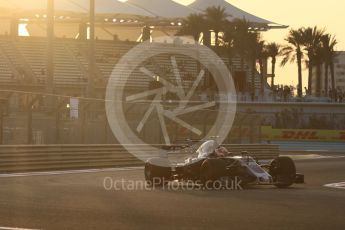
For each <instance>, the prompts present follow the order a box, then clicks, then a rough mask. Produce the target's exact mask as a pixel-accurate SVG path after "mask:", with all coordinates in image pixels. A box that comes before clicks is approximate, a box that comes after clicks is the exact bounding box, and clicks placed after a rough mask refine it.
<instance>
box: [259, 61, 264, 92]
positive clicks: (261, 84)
mask: <svg viewBox="0 0 345 230" xmlns="http://www.w3.org/2000/svg"><path fill="white" fill-rule="evenodd" d="M259 64H260V93H261V96H263V95H264V93H265V76H264V63H263V60H262V59H261V58H260V59H259Z"/></svg>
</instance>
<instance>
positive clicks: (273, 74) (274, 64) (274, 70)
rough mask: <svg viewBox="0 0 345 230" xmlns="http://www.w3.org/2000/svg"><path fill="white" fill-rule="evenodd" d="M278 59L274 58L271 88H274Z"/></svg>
mask: <svg viewBox="0 0 345 230" xmlns="http://www.w3.org/2000/svg"><path fill="white" fill-rule="evenodd" d="M276 61H277V60H276V58H275V57H272V78H271V88H272V89H273V87H274V78H275V77H276V73H275V72H276Z"/></svg>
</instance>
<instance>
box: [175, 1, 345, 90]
mask: <svg viewBox="0 0 345 230" xmlns="http://www.w3.org/2000/svg"><path fill="white" fill-rule="evenodd" d="M176 1H177V2H180V3H191V2H193V0H176ZM228 2H230V3H231V4H233V5H235V6H237V7H239V8H241V9H242V10H245V11H247V12H249V13H252V14H255V15H257V16H259V17H262V18H265V19H268V20H271V21H273V22H276V23H279V24H284V25H289V26H290V28H299V27H302V26H315V25H317V26H318V27H320V28H326V29H327V31H328V32H329V33H332V34H335V35H336V36H337V40H338V41H339V45H338V46H337V50H345V1H343V0H341V1H339V0H327V1H322V2H321V1H315V0H289V1H282V0H228ZM287 33H288V29H285V30H272V31H269V32H266V33H264V34H263V35H264V38H265V40H267V41H269V42H271V41H275V42H279V43H283V44H284V37H285V36H286V34H287ZM296 75H297V68H296V67H295V65H292V66H287V67H284V68H283V69H282V68H278V70H277V80H278V81H279V83H281V84H293V85H296V84H297V76H296ZM306 78H307V73H306V72H305V73H304V79H306ZM292 82H293V83H292ZM305 83H306V81H304V84H305Z"/></svg>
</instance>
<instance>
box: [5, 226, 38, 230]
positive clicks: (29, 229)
mask: <svg viewBox="0 0 345 230" xmlns="http://www.w3.org/2000/svg"><path fill="white" fill-rule="evenodd" d="M0 230H35V229H31V228H9V227H0Z"/></svg>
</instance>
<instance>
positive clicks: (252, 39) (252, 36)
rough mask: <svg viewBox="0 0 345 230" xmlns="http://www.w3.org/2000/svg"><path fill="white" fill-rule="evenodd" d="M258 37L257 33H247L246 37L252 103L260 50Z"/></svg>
mask: <svg viewBox="0 0 345 230" xmlns="http://www.w3.org/2000/svg"><path fill="white" fill-rule="evenodd" d="M261 43H262V41H260V36H259V34H258V33H249V37H248V43H247V45H248V50H247V58H248V60H249V63H250V66H251V70H252V71H251V87H250V88H251V90H250V92H251V99H252V101H254V99H255V74H256V61H257V60H258V58H259V55H260V54H259V53H260V48H261Z"/></svg>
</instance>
